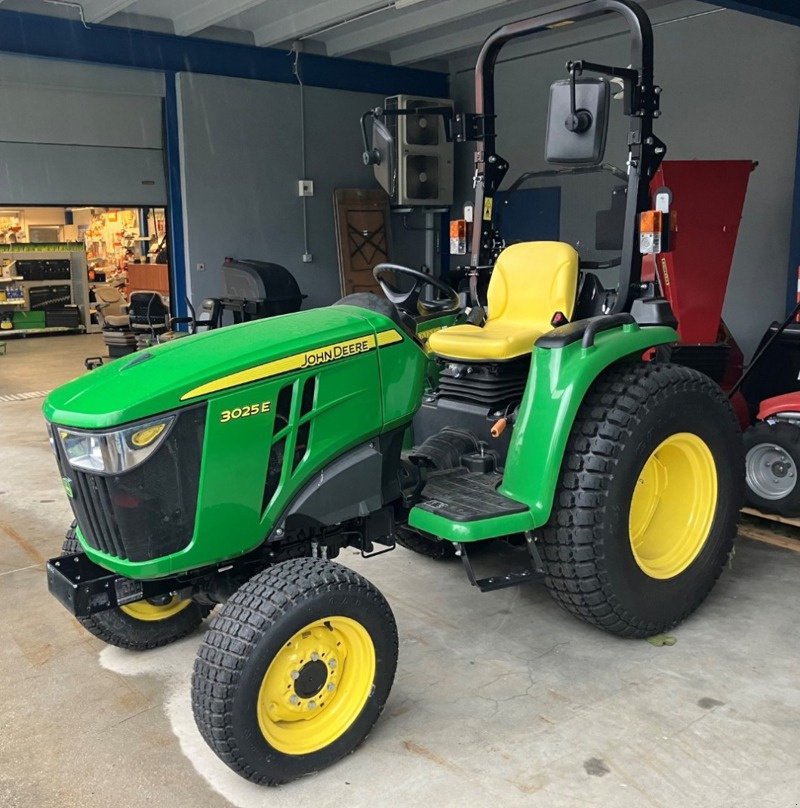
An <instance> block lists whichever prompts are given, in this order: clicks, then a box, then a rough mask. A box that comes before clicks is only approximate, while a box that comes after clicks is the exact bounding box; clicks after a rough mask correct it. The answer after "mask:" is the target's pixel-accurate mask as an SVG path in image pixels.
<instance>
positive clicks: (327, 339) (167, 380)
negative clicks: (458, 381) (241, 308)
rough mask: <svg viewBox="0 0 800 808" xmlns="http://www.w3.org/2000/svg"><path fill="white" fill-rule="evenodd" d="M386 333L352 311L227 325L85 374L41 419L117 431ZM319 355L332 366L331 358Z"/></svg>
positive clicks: (382, 324)
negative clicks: (308, 356)
mask: <svg viewBox="0 0 800 808" xmlns="http://www.w3.org/2000/svg"><path fill="white" fill-rule="evenodd" d="M387 330H388V331H391V330H394V331H398V332H399V329H397V327H396V325H395V323H393V322H392V321H391V320H389V319H388V318H387V317H384V316H383V315H381V314H378V313H376V312H372V311H369V310H367V309H362V308H356V307H354V306H332V307H327V308H322V309H311V310H308V311H300V312H296V313H294V314H284V315H281V316H278V317H270V318H268V319H265V320H256V321H254V322H250V323H242V324H241V325H234V326H227V327H225V328H222V329H219V330H216V331H209V332H206V333H203V334H196V335H194V336H192V337H185V338H181V339H176V340H174V341H172V342H168V343H165V344H164V345H159V346H157V347H155V348H149V349H147V350H146V351H142V352H140V353H135V354H131V355H130V356H125V357H122V358H120V359H117V360H115V361H113V362H110V363H108V364H106V365H103V366H102V367H100V368H98V369H97V370H93V371H92V372H91V373H87V374H86V375H84V376H80V377H78V378H77V379H74V380H73V381H71V382H68V383H67V384H65V385H63V386H61V387H58V388H57V389H55V390H53V392H52V393H50V395H49V396H48V397H47V398H46V399H45V402H44V407H43V409H44V415H45V417H46V418H47V419H48V421H51V422H54V423H57V424H62V425H64V426H75V427H83V428H85V429H105V428H108V427H115V426H118V425H120V424H124V423H127V422H130V421H136V420H139V419H142V418H147V417H149V416H152V415H156V414H158V413H161V412H166V411H168V410H173V409H176V408H177V407H181V406H185V405H187V404H195V403H197V402H198V401H201V400H203V399H204V398H207V397H208V395H210V394H212V393H213V392H214V391H213V390H207V391H205V392H203V388H204V387H205V386H207V385H211V386H213V383H215V382H217V381H218V380H220V379H223V378H226V377H231V376H233V374H242V376H241V377H234V378H233V379H230V380H229V382H227V383H226V388H228V387H233V386H235V385H236V384H237V383H238V384H243V383H246V381H247V380H246V375H247V374H244V373H242V372H245V371H252V370H253V369H257V368H258V367H259V366H262V365H265V364H268V363H274V364H273V365H272V370H270V371H266V372H270V373H271V372H272V371H274V372H275V373H278V372H280V370H281V366H280V363H279V362H278V361H276V360H281V359H284V358H287V357H294V356H295V355H297V354H302V353H305V352H308V351H313V350H314V349H317V348H323V347H330V346H336V345H337V343H341V342H344V341H347V340H353V339H355V338H357V337H361V336H368V337H370V338H371V340H372V342H373V343H374V342H375V335H376V334H378V333H380V332H385V331H387ZM390 336H391V335H390ZM397 337H399V333H398V334H397ZM392 338H393V339H394V338H395V337H392ZM365 344H366V343H365ZM360 349H363V346H362V344H361V343H358V344H357V345H355V347H353V346H347V345H346V346H345V347H344V350H345V351H347V350H360ZM340 352H341V350H340ZM320 357H321V359H322V361H331V359H330V357H331V354H326V356H325V357H322V355H320ZM334 358H335V356H334ZM301 361H302V360H301ZM287 370H288V368H287ZM190 393H191V394H192V395H191V397H190V398H188V399H187V394H190Z"/></svg>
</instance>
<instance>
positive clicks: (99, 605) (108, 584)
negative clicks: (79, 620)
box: [47, 553, 194, 617]
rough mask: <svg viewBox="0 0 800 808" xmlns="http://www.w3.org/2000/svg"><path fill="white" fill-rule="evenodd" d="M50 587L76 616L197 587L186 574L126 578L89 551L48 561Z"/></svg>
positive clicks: (57, 597)
mask: <svg viewBox="0 0 800 808" xmlns="http://www.w3.org/2000/svg"><path fill="white" fill-rule="evenodd" d="M47 588H48V589H49V590H50V594H51V595H53V596H54V597H55V598H56V599H57V600H58V601H60V603H61V604H62V606H64V607H65V608H66V609H67V611H69V612H71V613H72V614H74V615H75V617H90V616H91V615H93V614H97V613H98V612H104V611H107V610H108V609H114V608H116V607H117V606H124V605H125V604H127V603H134V602H135V601H137V600H144V599H146V598H155V597H159V596H160V595H168V594H170V593H173V592H177V593H180V594H184V593H191V592H192V591H193V589H194V587H193V586H192V584H191V582H190V581H188V580H186V579H185V578H184V579H180V578H158V579H156V580H152V581H134V580H132V579H131V578H125V577H123V576H122V575H117V574H116V573H113V572H110V571H109V570H107V569H105V568H104V567H101V566H100V565H99V564H95V563H94V561H92V560H91V559H90V558H89V557H88V556H87V555H86V553H75V554H73V555H66V556H58V557H57V558H51V559H50V560H49V561H48V562H47Z"/></svg>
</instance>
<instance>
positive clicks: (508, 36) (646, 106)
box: [454, 0, 666, 313]
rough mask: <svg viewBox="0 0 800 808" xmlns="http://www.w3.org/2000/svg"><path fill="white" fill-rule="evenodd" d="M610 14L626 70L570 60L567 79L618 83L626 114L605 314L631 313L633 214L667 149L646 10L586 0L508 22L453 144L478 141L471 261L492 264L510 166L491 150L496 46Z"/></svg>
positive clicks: (635, 263)
mask: <svg viewBox="0 0 800 808" xmlns="http://www.w3.org/2000/svg"><path fill="white" fill-rule="evenodd" d="M609 12H614V13H617V14H620V15H621V16H622V17H623V19H624V20H625V22H626V23H627V25H628V28H629V29H630V34H631V65H632V67H630V68H628V67H614V66H611V65H601V64H595V63H592V62H586V61H575V62H570V63H569V64H568V65H567V69H568V70H569V71H570V74H571V75H572V76H574V75H580V74H581V73H582V72H584V71H589V72H594V73H600V74H603V75H606V76H614V77H618V78H621V79H622V81H623V86H624V93H625V105H624V108H625V109H624V111H625V114H626V115H628V116H629V117H630V119H631V123H630V129H629V133H628V147H629V159H628V174H627V181H628V195H627V207H626V210H625V233H624V236H623V246H622V260H621V276H620V285H619V292H618V295H617V299H616V301H615V304H614V308H613V310H612V312H610V313H618V312H621V311H629V310H630V307H631V305H632V303H633V300H634V298H635V297H636V295H637V294H638V291H639V283H640V280H641V269H642V256H641V254H640V252H639V249H638V235H639V233H638V227H639V213H640V212H641V211H643V210H647V209H648V208H649V207H650V193H649V183H650V180H651V178H652V177H653V175H654V174H655V172H656V170H657V169H658V166H659V165H660V163H661V160H662V159H663V157H664V154H665V152H666V146H665V145H664V143H662V142H661V141H660V140H659V139H658V138H657V137H655V135H653V118H656V117H658V116H659V115H660V111H659V94H660V88H659V87H656V86H655V85H654V83H653V29H652V26H651V24H650V19H649V18H648V16H647V14H646V13H645V12H644V10H643V9H642V8H641V7H640V6H639V5H637V4H636V3H635V2H633V0H589V2H586V3H580V4H578V5H574V6H570V7H568V8H565V9H561V10H559V11H553V12H550V13H547V14H539V15H537V16H535V17H529V18H528V19H525V20H519V21H517V22H513V23H508V24H507V25H503V26H502V27H500V28H498V29H497V30H496V31H495V32H494V33H492V34H490V35H489V37H488V38H487V39H486V41H485V42H484V43H483V47H482V48H481V51H480V54H479V55H478V61H477V64H476V66H475V114H474V115H457V116H456V119H455V126H454V130H455V136H456V139H457V140H461V141H464V140H478V141H482V144H481V145H480V146H479V147H478V149H477V150H476V152H475V207H474V210H475V215H476V217H480V226H476V227H474V228H473V234H472V245H471V256H470V262H471V264H472V267H475V268H477V267H482V266H485V265H487V264H489V263H491V262H492V260H493V258H494V257H495V256H494V255H493V253H494V252H496V245H497V238H496V236H497V234H496V233H495V231H494V229H493V227H492V207H493V200H494V195H495V193H496V192H497V189H498V188H499V186H500V183H501V182H502V180H503V177H504V176H505V174H506V171H507V170H508V163H507V162H506V161H505V160H503V158H502V157H500V156H499V155H498V154H497V153H496V151H495V142H496V132H495V105H494V102H495V98H494V68H495V64H496V63H497V57H498V55H499V53H500V50H501V49H502V47H503V46H504V45H505V44H506V43H508V42H510V41H511V40H513V39H517V38H519V37H522V36H527V35H530V34H535V33H540V32H542V31H545V30H547V29H548V28H550V27H551V26H553V25H556V24H558V23H563V22H566V21H568V20H569V21H577V20H586V19H590V18H592V17H599V16H601V15H604V14H606V13H609Z"/></svg>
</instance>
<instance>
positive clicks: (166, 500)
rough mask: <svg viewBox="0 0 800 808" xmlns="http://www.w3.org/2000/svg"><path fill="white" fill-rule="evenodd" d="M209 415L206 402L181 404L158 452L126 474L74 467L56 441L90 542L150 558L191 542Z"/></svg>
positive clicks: (119, 554) (123, 555) (125, 555)
mask: <svg viewBox="0 0 800 808" xmlns="http://www.w3.org/2000/svg"><path fill="white" fill-rule="evenodd" d="M205 415H206V407H205V404H202V405H200V406H197V407H191V408H188V409H186V410H183V411H182V412H181V413H180V415H179V416H178V418H177V420H176V422H175V424H174V425H173V427H172V429H171V431H170V433H169V435H168V436H167V439H166V440H165V441H164V443H163V444H162V445H161V446H160V447H159V448H158V449H157V450H156V451H155V453H154V454H153V455H151V456H150V457H149V458H148V459H147V460H145V461H144V462H143V463H142V464H141V465H139V466H136V467H135V468H133V469H131V470H130V471H127V472H124V473H123V474H115V475H101V474H93V473H89V472H85V471H80V470H77V469H74V468H72V467H71V466H70V465H69V463H68V462H67V459H66V457H65V456H64V453H63V451H62V449H61V447H60V442H59V441H56V444H57V445H58V454H59V465H60V467H61V472H62V474H63V476H65V477H67V478H69V480H70V483H71V486H72V493H73V496H72V498H71V500H70V501H71V504H72V510H73V512H74V513H75V518H76V519H77V521H78V527H79V528H80V529H81V533H82V534H83V537H84V539H85V540H86V543H87V544H88V545H89V546H90V547H93V548H94V549H95V550H99V551H100V552H101V553H106V554H107V555H111V556H115V557H116V558H120V559H124V560H128V561H151V560H153V559H156V558H161V557H162V556H166V555H171V554H172V553H176V552H178V551H179V550H182V549H183V548H184V547H186V546H187V545H188V544H189V542H190V541H191V539H192V535H193V533H194V522H195V514H196V511H197V491H198V486H199V482H200V458H201V455H202V446H203V432H204V430H205Z"/></svg>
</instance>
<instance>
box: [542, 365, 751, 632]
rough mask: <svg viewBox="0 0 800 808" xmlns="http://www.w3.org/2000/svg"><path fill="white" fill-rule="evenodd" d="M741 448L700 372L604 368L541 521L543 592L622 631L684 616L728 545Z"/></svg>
mask: <svg viewBox="0 0 800 808" xmlns="http://www.w3.org/2000/svg"><path fill="white" fill-rule="evenodd" d="M742 454H743V453H742V442H741V437H740V435H739V427H738V423H737V421H736V418H735V416H734V414H733V411H732V409H731V407H730V405H729V403H728V401H727V399H726V397H725V395H724V394H723V393H722V391H721V390H720V389H719V387H718V386H717V385H716V384H715V383H714V382H713V381H712V380H711V379H709V378H708V377H707V376H705V375H703V374H701V373H698V372H697V371H695V370H691V369H689V368H686V367H680V366H677V365H668V364H658V363H651V364H645V363H636V364H630V365H625V366H620V367H615V368H612V369H610V370H608V371H606V372H605V373H604V374H603V375H602V376H600V377H599V378H598V380H597V381H596V382H595V384H594V386H593V388H592V389H591V390H590V391H589V393H588V394H587V396H586V399H585V401H584V402H583V404H582V406H581V409H580V410H579V412H578V415H577V417H576V419H575V424H574V426H573V429H572V432H571V434H570V438H569V442H568V445H567V450H566V452H565V455H564V460H563V463H562V466H561V474H560V478H559V483H558V489H557V491H556V497H555V502H554V506H553V512H552V514H551V517H550V521H549V523H548V524H547V526H546V527H545V529H544V531H543V544H544V550H545V561H546V579H545V580H546V583H547V586H548V588H549V590H550V592H551V594H552V595H553V597H554V598H555V599H556V600H557V601H558V602H559V603H560V604H561V605H562V606H563V607H564V608H565V609H567V610H568V611H570V612H572V613H573V614H574V615H576V616H578V617H580V618H582V619H584V620H586V621H587V622H589V623H593V624H594V625H596V626H598V627H600V628H603V629H605V630H607V631H610V632H612V633H614V634H619V635H622V636H626V637H648V636H651V635H653V634H658V633H660V632H663V631H666V630H667V629H669V628H671V627H672V626H674V625H676V624H677V623H679V622H680V621H681V620H683V619H684V618H686V617H687V616H688V615H689V614H691V613H692V612H693V611H694V610H695V609H696V608H697V607H698V606H699V605H700V604H701V603H702V602H703V600H704V599H705V598H706V596H707V595H708V593H709V592H710V591H711V588H712V587H713V586H714V583H715V581H716V580H717V578H718V577H719V575H720V573H721V571H722V569H723V566H724V565H725V562H726V560H727V558H728V555H729V553H730V551H731V547H732V545H733V540H734V537H735V536H736V521H737V517H738V511H739V507H740V504H741V495H742V488H743V485H742V481H743V478H744V473H743V457H742Z"/></svg>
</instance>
